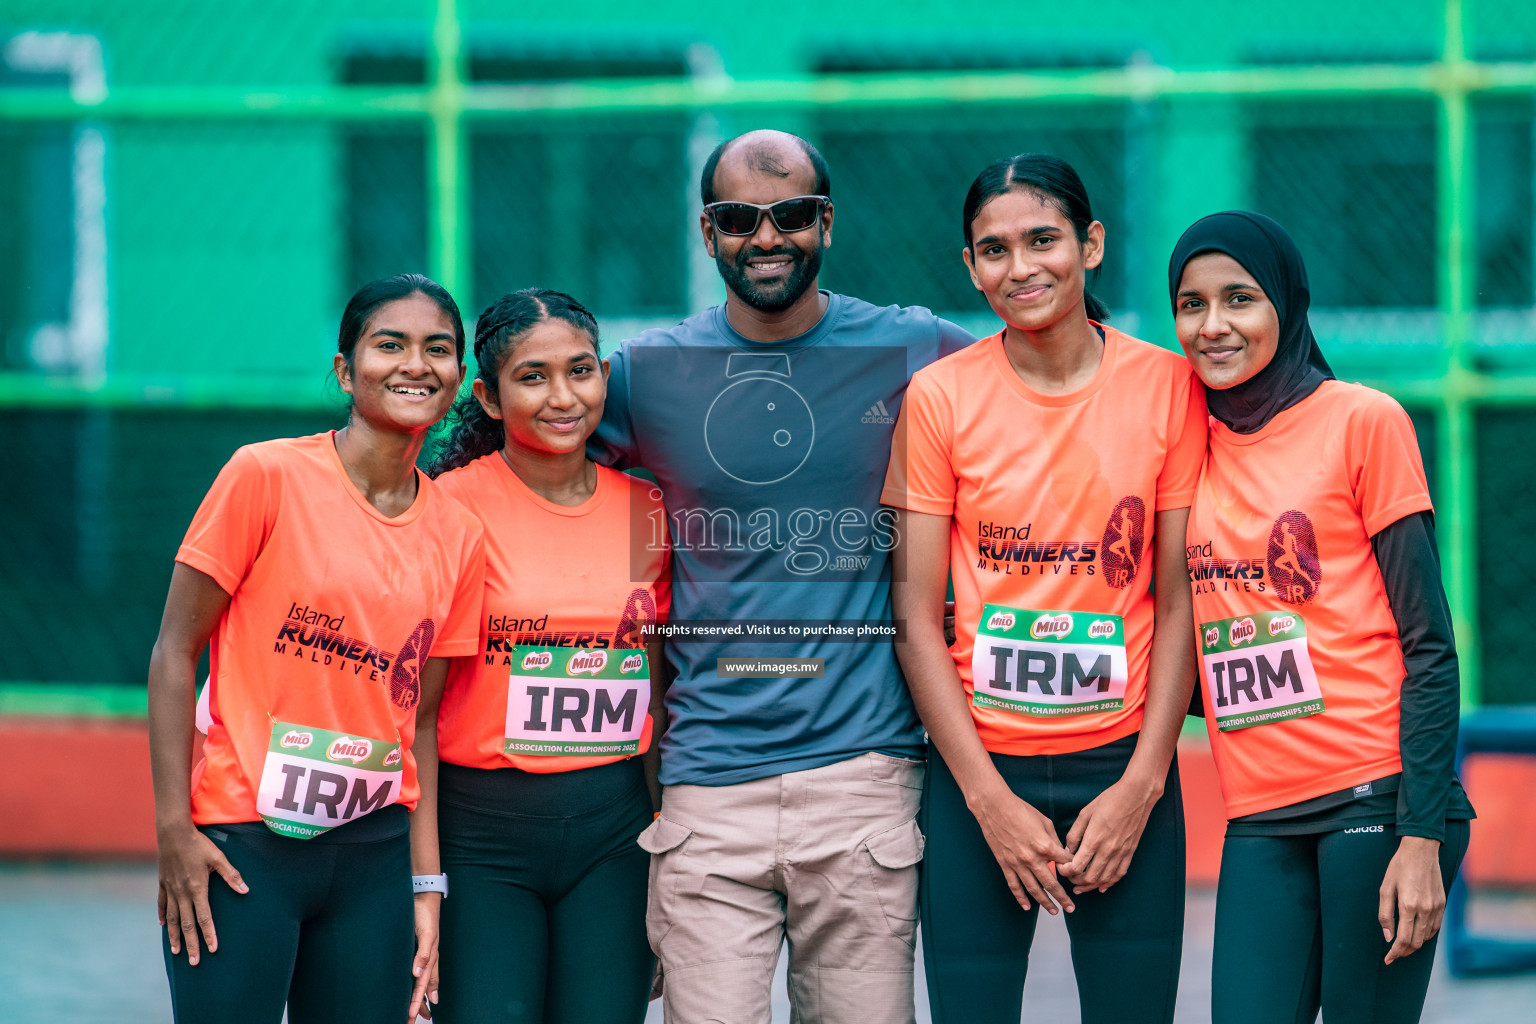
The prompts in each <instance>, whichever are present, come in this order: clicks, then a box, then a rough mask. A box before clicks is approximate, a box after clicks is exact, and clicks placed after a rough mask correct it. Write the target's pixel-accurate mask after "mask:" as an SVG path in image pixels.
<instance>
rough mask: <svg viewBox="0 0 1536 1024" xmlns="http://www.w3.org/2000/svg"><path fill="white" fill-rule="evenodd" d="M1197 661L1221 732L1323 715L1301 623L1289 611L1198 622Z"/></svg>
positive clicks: (1321, 703)
mask: <svg viewBox="0 0 1536 1024" xmlns="http://www.w3.org/2000/svg"><path fill="white" fill-rule="evenodd" d="M1200 660H1201V662H1202V663H1203V665H1204V671H1205V685H1206V687H1207V688H1208V690H1209V691H1210V693H1211V698H1212V701H1211V702H1212V703H1213V704H1214V705H1215V708H1216V727H1217V728H1218V729H1220V730H1221V731H1222V732H1230V731H1232V730H1233V729H1247V728H1248V727H1250V726H1254V725H1268V724H1270V723H1271V722H1283V721H1286V720H1287V719H1290V718H1305V717H1306V716H1308V715H1320V714H1322V713H1323V710H1324V708H1323V692H1322V690H1321V689H1320V688H1319V687H1318V685H1317V673H1316V672H1314V671H1313V670H1312V657H1311V655H1310V654H1308V653H1307V624H1306V623H1305V622H1304V621H1302V618H1301V616H1300V615H1297V614H1296V613H1295V612H1258V613H1256V614H1254V615H1244V616H1241V617H1239V618H1236V619H1222V620H1220V621H1219V622H1206V623H1203V624H1202V625H1201V626H1200Z"/></svg>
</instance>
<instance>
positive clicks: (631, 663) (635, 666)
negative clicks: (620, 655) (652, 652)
mask: <svg viewBox="0 0 1536 1024" xmlns="http://www.w3.org/2000/svg"><path fill="white" fill-rule="evenodd" d="M644 667H645V658H643V657H642V656H640V655H638V654H631V655H629V656H628V657H626V658H625V659H624V662H623V664H621V665H620V666H619V671H620V672H639V671H640V670H641V669H642V668H644Z"/></svg>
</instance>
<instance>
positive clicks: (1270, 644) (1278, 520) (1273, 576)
mask: <svg viewBox="0 0 1536 1024" xmlns="http://www.w3.org/2000/svg"><path fill="white" fill-rule="evenodd" d="M1431 508H1432V506H1431V505H1430V501H1429V489H1428V487H1427V486H1426V484H1425V481H1424V466H1423V463H1422V461H1421V459H1420V456H1419V445H1418V442H1417V440H1416V439H1415V436H1414V431H1413V424H1412V422H1410V421H1409V419H1408V416H1407V414H1406V413H1404V412H1403V410H1402V407H1401V406H1399V405H1398V404H1397V403H1396V402H1395V401H1393V400H1392V399H1391V398H1389V397H1387V396H1386V395H1384V394H1382V393H1381V392H1379V391H1373V390H1371V389H1370V388H1367V387H1363V386H1361V385H1358V384H1345V383H1343V382H1341V381H1336V380H1330V381H1325V382H1324V383H1323V384H1322V386H1320V387H1319V388H1318V389H1317V390H1316V391H1315V392H1313V393H1312V394H1311V395H1309V396H1307V397H1306V398H1304V399H1303V400H1302V401H1300V402H1299V403H1297V404H1296V405H1294V406H1292V407H1291V408H1289V409H1286V410H1285V411H1284V412H1282V413H1280V414H1279V415H1277V416H1275V418H1274V419H1272V420H1270V422H1269V423H1268V424H1266V425H1265V426H1264V428H1263V429H1261V430H1259V431H1257V432H1255V433H1252V434H1236V433H1233V432H1232V431H1231V430H1228V429H1227V428H1226V427H1225V426H1223V425H1222V424H1220V423H1216V422H1213V423H1212V425H1211V441H1210V453H1209V455H1207V457H1206V462H1205V468H1204V470H1203V471H1202V473H1201V476H1200V487H1199V491H1198V492H1197V494H1196V497H1195V504H1194V508H1193V510H1192V511H1191V513H1190V519H1189V533H1188V543H1189V575H1190V580H1191V582H1192V583H1193V586H1194V592H1195V594H1194V600H1195V625H1196V629H1197V634H1198V635H1197V640H1196V642H1197V643H1198V645H1199V650H1200V677H1201V680H1202V682H1203V684H1204V685H1203V686H1202V687H1201V688H1202V690H1203V691H1204V700H1205V716H1206V717H1205V720H1206V727H1207V729H1208V730H1209V732H1210V736H1211V750H1212V753H1213V754H1214V755H1215V759H1216V768H1217V771H1218V772H1219V773H1220V775H1221V791H1222V795H1223V796H1224V797H1225V798H1226V804H1227V816H1228V817H1232V818H1237V817H1241V816H1243V815H1245V814H1254V813H1257V812H1259V811H1268V810H1273V809H1274V808H1277V807H1288V806H1290V805H1291V804H1294V803H1297V802H1299V801H1302V800H1307V799H1310V798H1312V797H1315V796H1322V795H1323V794H1324V793H1332V792H1336V791H1338V790H1340V789H1344V788H1346V787H1349V786H1357V785H1363V784H1364V783H1367V782H1370V781H1372V780H1374V779H1379V778H1381V777H1382V776H1385V775H1391V774H1392V773H1394V772H1398V771H1401V770H1402V762H1401V760H1400V756H1399V747H1398V735H1397V727H1398V698H1399V695H1400V693H1401V691H1402V685H1403V675H1404V669H1403V651H1402V646H1401V644H1400V643H1399V642H1398V635H1397V621H1396V620H1395V619H1394V618H1393V616H1392V609H1391V607H1390V606H1389V605H1388V603H1387V592H1386V587H1385V585H1384V584H1383V583H1382V579H1381V569H1380V568H1379V567H1378V566H1377V564H1376V556H1375V553H1374V552H1373V551H1372V549H1371V538H1372V537H1373V536H1375V535H1376V534H1377V533H1380V532H1381V531H1382V530H1383V529H1385V528H1386V527H1388V526H1390V525H1391V524H1392V523H1395V522H1396V521H1397V520H1399V519H1401V518H1403V517H1404V516H1408V515H1412V514H1414V513H1415V512H1424V511H1428V510H1430V509H1431Z"/></svg>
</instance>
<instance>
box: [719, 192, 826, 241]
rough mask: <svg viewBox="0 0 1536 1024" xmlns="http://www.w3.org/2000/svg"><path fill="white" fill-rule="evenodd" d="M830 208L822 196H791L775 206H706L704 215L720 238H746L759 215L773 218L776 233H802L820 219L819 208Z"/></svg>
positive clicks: (757, 204)
mask: <svg viewBox="0 0 1536 1024" xmlns="http://www.w3.org/2000/svg"><path fill="white" fill-rule="evenodd" d="M824 203H825V204H827V205H831V203H832V200H830V199H828V198H827V197H826V196H795V197H794V198H792V199H780V200H779V201H778V202H776V203H766V204H759V203H738V202H724V203H710V204H709V205H708V206H706V207H704V212H705V213H706V214H708V215H709V219H710V220H711V221H713V222H714V225H715V230H716V231H718V232H720V233H721V234H722V235H750V234H752V233H754V232H755V231H757V225H758V224H759V223H761V221H762V219H763V211H764V210H766V211H767V212H768V215H769V216H770V217H772V218H773V226H774V227H776V228H778V229H779V230H780V231H804V230H805V229H806V228H808V227H811V226H813V225H814V224H815V223H816V222H817V221H818V220H820V219H821V207H822V204H824Z"/></svg>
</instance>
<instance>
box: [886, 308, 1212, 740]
mask: <svg viewBox="0 0 1536 1024" xmlns="http://www.w3.org/2000/svg"><path fill="white" fill-rule="evenodd" d="M1205 435H1206V411H1205V391H1204V389H1203V388H1202V387H1201V385H1200V384H1199V382H1198V381H1197V380H1195V377H1194V374H1193V372H1192V371H1191V370H1190V368H1189V364H1188V363H1186V362H1185V361H1184V360H1183V359H1182V358H1180V357H1179V356H1177V355H1175V354H1174V353H1172V352H1169V351H1166V350H1164V349H1160V348H1157V347H1156V346H1154V345H1149V344H1147V343H1146V342H1144V341H1138V340H1136V339H1135V338H1132V337H1129V336H1127V335H1125V334H1122V333H1120V332H1119V331H1116V330H1114V329H1113V328H1108V327H1106V328H1104V354H1103V358H1102V359H1101V361H1100V363H1099V369H1098V371H1097V372H1096V373H1095V374H1094V376H1093V379H1092V380H1091V381H1089V382H1088V384H1087V385H1085V386H1084V387H1082V388H1080V389H1079V390H1077V391H1074V392H1072V393H1071V394H1066V395H1044V394H1040V393H1039V392H1036V391H1034V390H1033V389H1031V388H1030V387H1029V386H1028V385H1026V384H1025V383H1024V381H1023V380H1021V379H1020V378H1019V375H1018V373H1017V372H1015V371H1014V369H1013V366H1012V364H1011V363H1009V362H1008V356H1007V354H1006V353H1005V352H1004V350H1003V340H1002V335H1001V334H998V335H995V336H994V337H992V338H989V339H987V340H986V341H980V342H977V343H976V344H975V345H972V346H971V347H970V348H967V349H964V350H963V351H960V352H957V353H955V354H954V355H951V356H948V357H946V358H944V359H941V360H939V361H938V362H936V363H934V364H932V365H931V366H928V367H927V368H925V369H922V370H919V371H918V372H917V375H916V376H915V377H913V378H912V384H911V387H910V388H908V390H907V397H906V400H905V402H904V403H903V406H902V410H901V420H900V422H899V423H898V424H897V427H896V438H895V442H894V444H893V446H892V451H891V464H890V469H889V471H888V473H887V474H886V479H885V491H884V493H883V494H882V495H881V498H880V500H881V501H883V502H884V503H885V504H887V505H894V506H896V507H897V508H904V509H908V510H910V511H913V512H922V513H926V514H928V515H939V516H952V517H953V520H952V523H951V528H950V544H949V548H950V568H951V571H952V573H953V575H954V583H955V634H956V636H955V644H954V646H953V647H951V648H950V653H951V654H952V655H953V657H954V659H955V668H956V670H957V671H958V672H959V674H960V682H961V683H962V685H963V686H964V687H965V692H966V696H967V698H968V699H969V701H970V703H971V715H972V717H973V718H974V719H975V722H976V731H977V732H978V733H979V734H980V735H981V741H982V743H983V745H984V746H986V748H987V749H988V750H990V751H993V752H994V753H1000V754H1020V755H1029V754H1063V753H1069V752H1071V751H1075V750H1086V749H1088V748H1090V747H1097V746H1101V745H1103V744H1105V743H1109V742H1112V741H1114V740H1117V739H1119V738H1121V737H1123V736H1128V735H1130V734H1131V733H1133V732H1136V731H1137V730H1138V729H1140V728H1141V719H1142V708H1143V706H1144V704H1145V700H1146V686H1147V665H1148V661H1149V657H1150V650H1151V644H1152V612H1153V601H1152V596H1151V593H1150V591H1149V587H1150V585H1151V582H1152V562H1151V557H1150V556H1151V553H1152V541H1153V524H1154V520H1153V517H1154V515H1155V514H1156V513H1157V512H1163V511H1167V510H1169V509H1179V508H1187V507H1188V506H1189V503H1190V500H1191V499H1192V498H1193V496H1194V490H1195V481H1196V478H1197V476H1198V474H1199V470H1200V460H1201V458H1202V456H1203V455H1204V453H1205ZM978 637H979V638H980V641H979V642H978ZM978 675H979V676H980V677H981V682H980V685H979V686H978V685H977V676H978Z"/></svg>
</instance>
